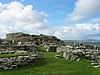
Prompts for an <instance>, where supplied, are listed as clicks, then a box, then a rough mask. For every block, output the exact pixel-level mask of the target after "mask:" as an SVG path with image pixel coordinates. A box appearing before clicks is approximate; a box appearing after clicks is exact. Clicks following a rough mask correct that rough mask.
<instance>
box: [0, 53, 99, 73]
mask: <svg viewBox="0 0 100 75" xmlns="http://www.w3.org/2000/svg"><path fill="white" fill-rule="evenodd" d="M56 54H57V53H52V52H50V53H49V52H45V59H41V60H39V62H38V64H37V65H35V66H26V67H21V68H17V69H14V70H7V71H4V70H0V75H100V68H93V67H91V66H90V62H89V61H88V60H82V61H80V62H76V61H67V60H65V59H63V58H54V55H56Z"/></svg>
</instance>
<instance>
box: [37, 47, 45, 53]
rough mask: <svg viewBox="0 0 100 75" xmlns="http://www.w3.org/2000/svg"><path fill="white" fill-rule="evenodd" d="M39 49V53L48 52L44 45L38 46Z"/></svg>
mask: <svg viewBox="0 0 100 75" xmlns="http://www.w3.org/2000/svg"><path fill="white" fill-rule="evenodd" d="M37 48H38V51H39V52H46V48H44V47H43V46H42V45H38V46H37Z"/></svg>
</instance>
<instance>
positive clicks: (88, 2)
mask: <svg viewBox="0 0 100 75" xmlns="http://www.w3.org/2000/svg"><path fill="white" fill-rule="evenodd" d="M99 10H100V0H77V2H76V3H75V8H74V9H73V12H72V13H71V14H70V15H69V17H68V18H67V21H74V22H78V21H81V20H90V19H92V18H95V16H96V15H98V14H99V13H100V11H99Z"/></svg>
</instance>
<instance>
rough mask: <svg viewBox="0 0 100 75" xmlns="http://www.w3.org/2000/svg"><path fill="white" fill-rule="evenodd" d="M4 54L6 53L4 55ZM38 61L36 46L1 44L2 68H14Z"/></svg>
mask: <svg viewBox="0 0 100 75" xmlns="http://www.w3.org/2000/svg"><path fill="white" fill-rule="evenodd" d="M2 55H5V56H4V57H3V56H2ZM6 55H17V56H10V57H9V56H8V57H7V56H6ZM36 63H37V55H36V48H35V47H34V46H15V45H12V46H11V45H10V46H9V45H1V46H0V69H4V70H7V69H14V68H17V67H20V66H25V65H29V64H32V65H35V64H36Z"/></svg>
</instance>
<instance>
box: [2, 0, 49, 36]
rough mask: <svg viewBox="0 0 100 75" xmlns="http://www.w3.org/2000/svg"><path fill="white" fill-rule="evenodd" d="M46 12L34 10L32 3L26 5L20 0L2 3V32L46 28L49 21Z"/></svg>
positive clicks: (31, 30)
mask: <svg viewBox="0 0 100 75" xmlns="http://www.w3.org/2000/svg"><path fill="white" fill-rule="evenodd" d="M46 16H48V14H46V13H45V12H38V11H36V10H33V6H32V5H26V6H24V5H23V4H21V3H20V2H16V1H15V2H11V3H8V4H2V3H0V30H1V31H0V34H2V35H1V36H4V35H5V34H6V33H9V32H17V31H22V32H27V33H34V32H38V30H41V29H43V28H45V27H46V26H47V25H48V21H47V20H46V19H45V17H46Z"/></svg>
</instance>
